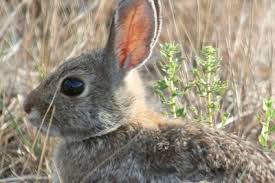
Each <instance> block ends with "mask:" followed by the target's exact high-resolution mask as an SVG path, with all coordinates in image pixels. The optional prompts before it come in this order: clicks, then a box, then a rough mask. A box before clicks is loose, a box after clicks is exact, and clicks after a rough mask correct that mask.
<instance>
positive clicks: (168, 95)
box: [155, 43, 185, 118]
mask: <svg viewBox="0 0 275 183" xmlns="http://www.w3.org/2000/svg"><path fill="white" fill-rule="evenodd" d="M160 47H161V49H160V53H161V55H162V57H163V60H164V63H161V64H160V69H161V71H162V72H163V73H164V74H163V79H161V80H159V81H157V83H156V85H155V93H156V94H157V95H158V96H159V97H160V100H161V102H162V103H163V104H164V105H165V106H166V107H168V115H172V116H173V117H175V118H176V117H184V116H185V109H184V108H183V107H181V106H180V105H179V104H177V98H178V97H181V96H182V92H181V91H180V89H179V87H178V86H179V77H178V70H179V69H180V66H181V64H180V59H179V58H178V57H177V54H178V53H180V49H179V45H178V44H175V43H165V44H161V45H160Z"/></svg>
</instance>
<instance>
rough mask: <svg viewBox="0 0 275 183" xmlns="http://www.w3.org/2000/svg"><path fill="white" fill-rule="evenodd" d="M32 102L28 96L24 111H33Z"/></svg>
mask: <svg viewBox="0 0 275 183" xmlns="http://www.w3.org/2000/svg"><path fill="white" fill-rule="evenodd" d="M32 107H33V105H32V103H31V102H30V100H28V98H26V99H25V101H24V103H23V108H24V111H25V112H26V113H27V114H29V113H30V112H31V111H32Z"/></svg>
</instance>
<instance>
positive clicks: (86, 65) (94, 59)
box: [46, 51, 103, 84]
mask: <svg viewBox="0 0 275 183" xmlns="http://www.w3.org/2000/svg"><path fill="white" fill-rule="evenodd" d="M102 62H103V56H102V54H101V51H100V52H93V53H91V54H83V55H81V56H79V57H76V58H72V59H69V60H67V61H65V62H64V63H63V64H61V65H60V66H59V67H57V69H56V70H55V71H54V72H53V73H52V74H50V75H49V77H48V78H47V79H46V83H47V84H50V83H51V82H58V81H59V80H60V79H63V78H64V77H67V76H78V77H80V78H81V76H83V77H88V76H90V75H91V76H93V75H94V74H96V73H97V74H98V73H101V72H103V69H101V68H102Z"/></svg>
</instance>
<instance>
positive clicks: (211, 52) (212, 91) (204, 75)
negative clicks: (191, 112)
mask: <svg viewBox="0 0 275 183" xmlns="http://www.w3.org/2000/svg"><path fill="white" fill-rule="evenodd" d="M219 72H220V59H219V58H218V56H217V51H216V49H215V48H213V47H211V46H207V47H204V48H202V51H201V54H200V56H199V57H198V58H197V67H196V68H194V69H193V70H192V76H193V79H192V80H191V81H189V83H188V85H187V87H186V88H187V89H186V90H188V89H193V90H194V91H195V94H196V95H198V96H199V97H200V98H201V100H202V101H203V106H205V108H206V111H207V112H206V115H204V114H203V113H200V115H202V116H199V121H201V122H207V123H208V124H209V125H210V126H212V127H214V126H215V118H216V116H217V114H218V113H219V111H220V102H221V99H222V96H223V95H224V92H225V90H226V88H227V84H226V83H225V82H223V81H221V79H220V77H219ZM227 118H228V114H226V113H225V114H223V115H221V118H220V121H222V122H224V121H226V119H227Z"/></svg>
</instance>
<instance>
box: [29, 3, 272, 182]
mask: <svg viewBox="0 0 275 183" xmlns="http://www.w3.org/2000/svg"><path fill="white" fill-rule="evenodd" d="M160 28H161V19H160V4H159V0H120V1H119V2H118V5H117V8H116V11H115V15H114V17H113V19H112V25H111V30H110V35H109V39H108V42H107V44H106V47H105V48H104V49H99V50H95V51H93V52H91V53H90V54H86V55H82V56H80V57H77V58H74V59H71V60H69V61H67V62H65V63H64V64H63V65H61V67H59V68H58V69H57V71H55V72H54V73H53V74H51V75H50V76H49V77H48V78H47V79H46V80H45V81H44V82H42V83H41V84H40V85H39V86H38V87H37V88H36V89H35V90H33V91H32V92H31V93H30V94H29V96H28V97H27V99H26V101H25V103H24V109H25V111H26V113H28V118H29V120H30V122H31V123H32V124H33V125H34V126H36V127H40V126H41V129H42V131H44V132H46V131H47V130H48V129H49V133H50V134H51V135H54V136H59V137H61V138H62V139H63V142H62V143H61V144H60V145H59V146H58V148H57V150H56V153H55V159H54V165H55V166H56V167H57V172H56V175H55V176H54V177H53V181H54V182H65V183H67V182H72V183H78V182H118V183H120V182H129V183H130V182H275V166H274V164H273V162H272V160H271V158H269V156H267V155H265V154H264V153H262V152H261V151H260V150H258V149H256V148H255V147H253V146H252V145H250V144H248V143H246V142H244V141H240V140H239V139H238V138H237V137H234V136H230V135H226V134H224V133H223V132H219V131H216V130H214V129H210V128H207V127H204V126H202V125H199V124H195V123H192V122H181V121H173V120H169V119H166V118H164V117H162V116H161V115H160V114H156V113H155V112H154V111H153V110H151V109H150V107H147V106H146V105H145V101H144V98H143V94H142V89H141V86H135V84H136V85H139V83H140V81H139V80H138V78H136V79H133V78H132V77H133V76H134V72H130V71H131V70H133V69H135V68H137V67H138V66H140V65H142V64H143V63H144V62H145V61H146V60H147V59H148V58H149V56H150V54H151V51H152V48H153V47H154V45H155V44H156V41H157V39H158V36H159V32H160ZM134 87H135V88H134ZM43 118H44V119H43Z"/></svg>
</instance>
